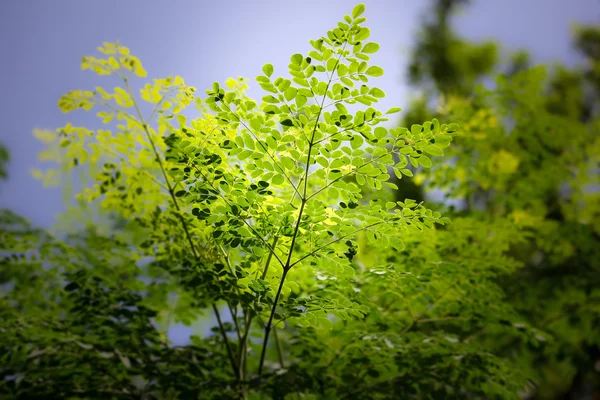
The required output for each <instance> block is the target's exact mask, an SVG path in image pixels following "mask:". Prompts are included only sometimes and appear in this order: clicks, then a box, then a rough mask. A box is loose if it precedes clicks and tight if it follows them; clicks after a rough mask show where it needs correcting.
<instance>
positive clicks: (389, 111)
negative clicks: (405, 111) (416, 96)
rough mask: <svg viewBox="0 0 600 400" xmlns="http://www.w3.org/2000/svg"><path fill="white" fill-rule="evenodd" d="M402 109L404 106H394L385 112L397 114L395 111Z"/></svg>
mask: <svg viewBox="0 0 600 400" xmlns="http://www.w3.org/2000/svg"><path fill="white" fill-rule="evenodd" d="M400 111H402V108H400V107H392V108H390V109H389V110H387V111H386V113H385V114H386V115H387V114H395V113H397V112H400Z"/></svg>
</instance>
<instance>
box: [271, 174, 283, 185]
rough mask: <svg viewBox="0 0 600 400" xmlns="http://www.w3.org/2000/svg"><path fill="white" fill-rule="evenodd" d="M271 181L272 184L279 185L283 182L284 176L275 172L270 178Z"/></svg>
mask: <svg viewBox="0 0 600 400" xmlns="http://www.w3.org/2000/svg"><path fill="white" fill-rule="evenodd" d="M271 182H272V183H273V184H274V185H281V184H282V183H283V182H285V178H284V176H283V175H281V174H277V175H274V176H273V177H272V178H271Z"/></svg>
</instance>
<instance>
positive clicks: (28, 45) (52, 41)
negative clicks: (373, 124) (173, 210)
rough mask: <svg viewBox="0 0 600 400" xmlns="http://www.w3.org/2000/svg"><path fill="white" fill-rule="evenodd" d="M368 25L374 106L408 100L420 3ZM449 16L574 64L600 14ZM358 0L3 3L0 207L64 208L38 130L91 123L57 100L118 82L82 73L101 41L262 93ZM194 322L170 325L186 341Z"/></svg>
mask: <svg viewBox="0 0 600 400" xmlns="http://www.w3.org/2000/svg"><path fill="white" fill-rule="evenodd" d="M364 2H365V3H366V6H367V9H366V13H365V16H366V17H367V18H368V21H367V23H366V25H367V26H368V27H369V28H370V29H371V40H373V41H376V42H378V43H380V44H381V50H380V52H379V53H377V54H376V55H375V56H374V57H373V58H372V60H373V63H374V64H376V65H379V66H381V67H382V68H383V69H384V70H385V71H386V73H385V75H384V76H383V77H382V78H379V79H378V81H376V82H377V83H376V84H377V86H378V87H381V88H383V89H384V90H385V91H386V93H387V95H388V97H387V98H386V99H384V101H383V102H382V103H381V108H382V109H387V108H389V107H392V106H400V107H402V106H407V105H408V100H409V98H410V90H409V88H408V87H407V85H406V82H405V79H404V71H405V70H406V63H407V60H408V51H409V49H410V46H411V45H412V44H413V38H414V37H415V33H416V32H417V30H418V28H419V23H420V20H421V19H420V17H421V16H422V15H423V13H424V12H425V10H426V9H427V6H428V5H429V4H430V2H429V1H426V0H367V1H364ZM473 3H474V4H473V5H472V6H471V7H469V8H467V9H466V10H465V11H464V12H463V13H461V15H459V16H457V18H456V19H455V26H456V28H457V30H458V31H459V32H460V33H462V34H464V35H465V36H467V37H468V38H471V39H476V40H480V39H487V38H494V39H497V40H499V41H500V42H501V43H502V44H503V45H504V46H505V47H506V48H510V49H517V48H526V49H527V50H529V51H530V52H531V54H532V56H533V59H534V61H535V62H536V63H550V62H554V61H559V60H560V61H563V62H565V63H567V64H573V63H574V62H576V61H577V59H576V57H575V54H574V52H573V51H572V50H571V48H570V41H569V36H570V35H569V32H570V25H571V24H572V23H573V22H583V23H593V22H596V21H600V1H599V0H562V1H559V0H473ZM355 4H356V2H354V1H348V0H304V1H301V2H298V1H283V0H255V1H242V0H238V1H235V0H219V1H212V2H209V1H200V0H196V1H192V0H178V1H170V2H167V1H147V0H128V1H117V0H102V1H76V0H52V1H49V0H46V1H41V0H37V1H34V0H2V1H0V46H1V47H0V48H2V52H3V57H2V60H1V61H0V80H1V82H0V84H1V87H2V91H3V95H2V96H1V97H0V113H1V114H0V115H1V116H2V126H1V127H0V142H3V143H4V144H6V145H7V146H8V148H9V150H10V152H11V156H12V160H11V162H10V164H9V168H8V172H9V181H8V182H6V183H1V184H0V207H6V208H10V209H12V210H13V211H15V212H17V213H19V214H22V215H24V216H26V217H28V218H30V219H31V220H32V221H33V222H34V224H36V225H41V226H44V227H49V226H50V225H51V224H52V223H53V221H54V218H55V215H56V214H57V213H60V212H61V211H63V209H64V206H63V200H62V195H61V191H60V189H47V188H43V187H42V185H41V183H39V182H38V181H36V180H34V179H33V178H32V177H31V175H30V172H29V170H30V168H32V167H39V166H41V165H42V164H40V163H39V162H37V160H36V155H37V153H38V152H39V151H40V150H41V149H42V145H41V144H40V143H38V142H37V140H36V139H35V138H34V137H33V135H32V130H33V129H34V128H46V129H55V128H57V127H60V126H63V125H64V124H65V123H66V122H68V121H71V122H75V123H77V124H83V125H87V126H91V127H95V126H97V123H96V117H95V115H94V113H87V114H86V113H84V112H79V113H76V114H70V115H64V114H62V113H61V112H60V111H59V110H58V108H57V105H56V104H57V100H58V98H59V97H60V96H61V95H62V94H64V93H66V92H67V91H69V90H71V89H87V88H93V87H94V86H96V85H102V86H109V87H110V86H114V85H115V84H116V82H115V81H112V80H111V78H106V77H97V76H95V75H93V74H92V73H91V72H89V71H81V70H80V60H81V56H83V55H91V54H94V53H95V48H96V47H97V46H99V45H100V44H101V43H102V42H104V41H109V42H113V41H115V40H117V39H118V40H120V41H121V43H122V44H124V45H126V46H128V47H130V48H131V50H132V53H133V54H135V55H137V56H138V57H139V58H140V59H141V60H142V62H143V64H144V66H145V69H146V70H147V71H148V76H149V78H158V77H165V76H168V75H180V76H182V77H183V78H184V79H185V80H186V83H188V84H191V85H193V86H196V87H197V88H198V89H200V93H204V89H206V88H209V87H210V86H211V84H212V82H213V81H219V82H224V81H225V80H226V79H227V78H228V77H237V76H244V77H248V78H251V82H250V83H251V90H250V95H251V96H253V97H257V98H258V97H260V96H261V92H260V88H258V89H257V85H256V84H254V77H255V76H256V75H258V74H260V73H261V72H260V71H261V67H262V65H263V64H265V63H267V62H270V63H272V64H274V65H275V70H276V71H277V69H278V68H281V69H283V68H285V67H286V66H287V64H288V60H289V57H290V55H291V54H293V53H297V52H301V53H306V52H307V51H308V50H309V48H310V45H309V44H308V40H309V39H316V38H318V37H320V36H321V35H323V34H325V33H326V32H327V30H328V29H331V28H333V27H335V25H336V23H337V21H339V20H341V19H342V17H343V15H344V14H349V13H350V11H351V10H352V7H353V6H354V5H355ZM189 333H190V331H189V329H182V328H181V327H174V329H173V330H172V331H171V337H172V339H173V340H174V341H175V342H176V343H181V342H185V341H186V339H187V337H188V335H189Z"/></svg>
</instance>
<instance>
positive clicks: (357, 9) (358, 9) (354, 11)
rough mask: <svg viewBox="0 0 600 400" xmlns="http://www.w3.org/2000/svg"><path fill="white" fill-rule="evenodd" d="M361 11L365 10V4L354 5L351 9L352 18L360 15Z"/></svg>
mask: <svg viewBox="0 0 600 400" xmlns="http://www.w3.org/2000/svg"><path fill="white" fill-rule="evenodd" d="M363 12H365V5H364V4H358V5H357V6H355V7H354V8H353V9H352V18H358V17H360V16H361V15H362V13H363Z"/></svg>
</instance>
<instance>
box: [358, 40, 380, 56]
mask: <svg viewBox="0 0 600 400" xmlns="http://www.w3.org/2000/svg"><path fill="white" fill-rule="evenodd" d="M379 47H380V46H379V44H377V43H375V42H370V43H367V44H365V46H364V47H363V48H362V52H363V53H369V54H371V53H376V52H377V51H378V50H379Z"/></svg>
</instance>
